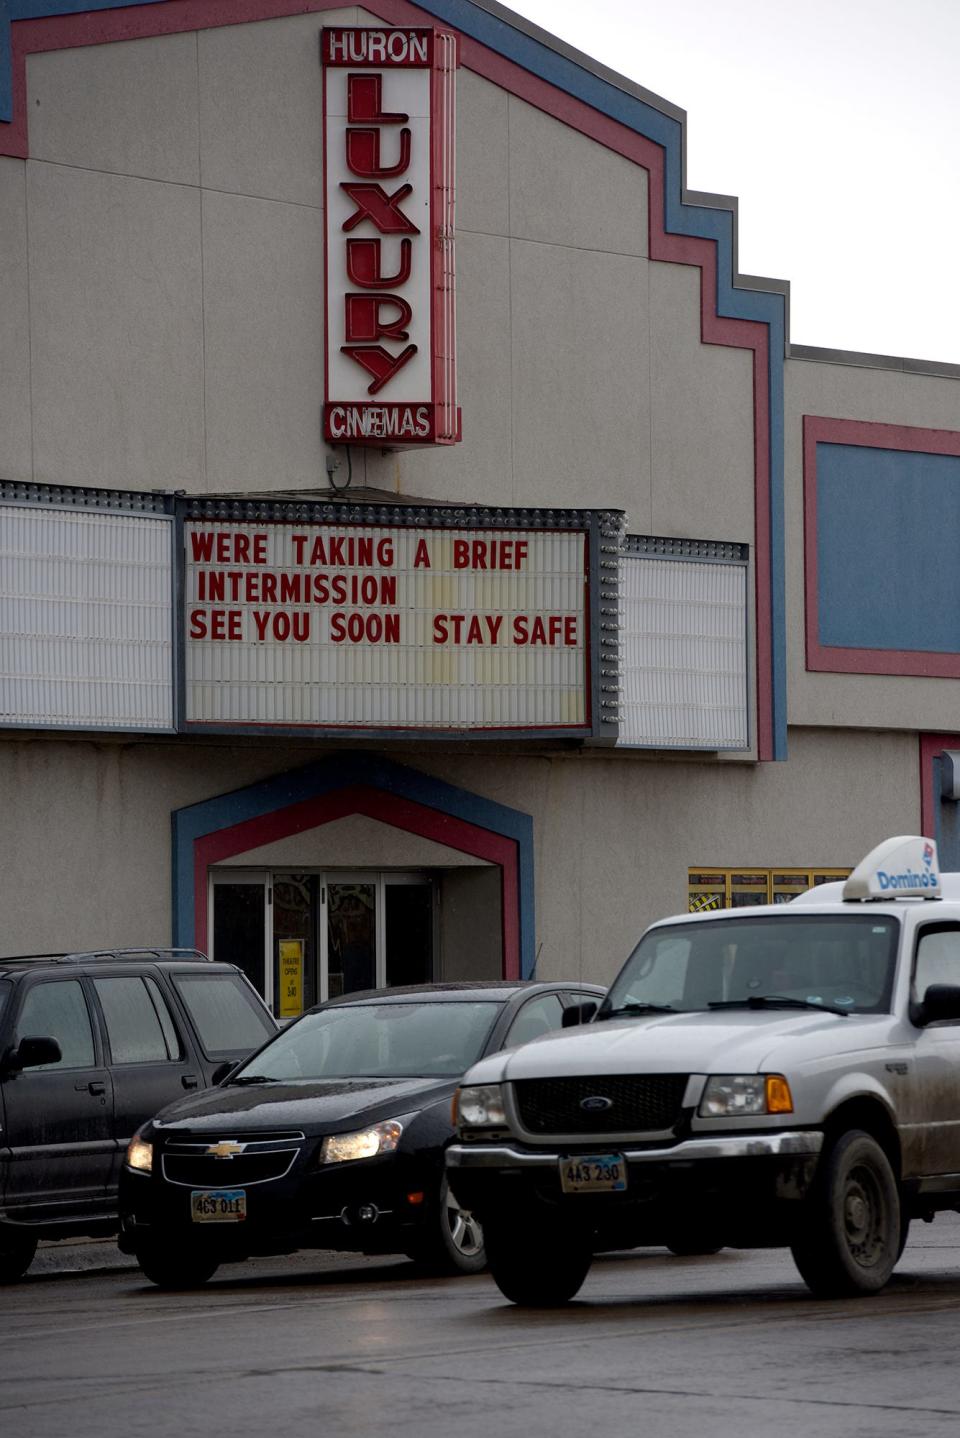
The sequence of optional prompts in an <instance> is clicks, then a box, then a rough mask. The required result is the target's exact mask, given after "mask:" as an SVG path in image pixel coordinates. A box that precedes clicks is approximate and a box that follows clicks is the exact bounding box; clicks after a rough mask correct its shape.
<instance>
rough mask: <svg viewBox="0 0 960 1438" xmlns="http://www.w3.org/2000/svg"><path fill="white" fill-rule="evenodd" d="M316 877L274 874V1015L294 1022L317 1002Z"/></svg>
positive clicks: (317, 887) (318, 892) (317, 897)
mask: <svg viewBox="0 0 960 1438" xmlns="http://www.w3.org/2000/svg"><path fill="white" fill-rule="evenodd" d="M319 899H320V875H319V874H281V873H276V874H274V875H273V981H274V993H275V994H276V1003H275V1004H274V1013H275V1015H276V1017H277V1018H278V1019H279V1020H280V1021H281V1023H283V1022H284V1021H286V1020H287V1019H297V1018H299V1017H300V1015H301V1014H302V1013H303V1011H304V1009H308V1008H310V1007H311V1005H312V1004H315V1003H317V1001H318V999H319V984H318V974H317V924H318V910H319Z"/></svg>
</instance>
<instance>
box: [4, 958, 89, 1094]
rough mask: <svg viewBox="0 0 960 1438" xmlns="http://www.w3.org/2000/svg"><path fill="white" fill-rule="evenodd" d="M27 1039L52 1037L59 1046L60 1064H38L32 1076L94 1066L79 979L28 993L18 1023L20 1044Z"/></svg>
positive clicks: (54, 982) (40, 986)
mask: <svg viewBox="0 0 960 1438" xmlns="http://www.w3.org/2000/svg"><path fill="white" fill-rule="evenodd" d="M24 1038H37V1039H39V1038H52V1039H56V1041H57V1043H58V1044H59V1045H60V1053H61V1058H60V1062H59V1063H58V1064H37V1065H36V1067H35V1068H32V1069H31V1073H38V1072H40V1071H42V1070H43V1069H52V1068H66V1069H77V1068H92V1067H93V1064H94V1049H93V1030H92V1029H91V1027H90V1015H89V1013H88V1012H87V1004H86V1000H85V999H84V997H83V989H82V987H81V986H80V982H79V980H77V979H54V980H52V981H51V982H50V983H43V984H34V985H32V986H31V988H29V989H28V990H27V993H26V995H25V997H24V1000H23V1008H22V1009H21V1010H20V1017H19V1019H18V1020H17V1042H18V1043H19V1042H20V1040H21V1039H24Z"/></svg>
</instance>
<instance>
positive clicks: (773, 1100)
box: [767, 1074, 793, 1113]
mask: <svg viewBox="0 0 960 1438" xmlns="http://www.w3.org/2000/svg"><path fill="white" fill-rule="evenodd" d="M767 1113H793V1095H792V1094H791V1092H790V1085H789V1084H788V1083H787V1081H786V1079H785V1078H784V1076H783V1074H767Z"/></svg>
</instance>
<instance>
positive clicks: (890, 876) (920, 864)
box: [843, 834, 940, 900]
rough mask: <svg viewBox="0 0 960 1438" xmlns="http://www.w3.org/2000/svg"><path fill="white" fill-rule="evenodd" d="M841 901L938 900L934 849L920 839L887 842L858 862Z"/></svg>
mask: <svg viewBox="0 0 960 1438" xmlns="http://www.w3.org/2000/svg"><path fill="white" fill-rule="evenodd" d="M843 897H844V899H845V900H856V899H861V900H862V899H939V898H940V864H939V861H938V858H937V846H936V844H935V843H934V841H933V840H932V839H927V838H924V837H923V836H922V835H919V836H918V835H912V834H901V835H899V836H898V837H896V838H893V839H887V840H885V841H884V843H882V844H880V845H878V846H877V848H876V849H873V850H872V851H871V852H870V853H869V854H868V855H867V856H866V858H865V859H862V860H861V861H860V863H859V864H858V865H857V867H856V868H855V869H854V871H853V873H852V874H851V875H850V877H849V879H848V880H847V882H846V883H845V884H844V886H843Z"/></svg>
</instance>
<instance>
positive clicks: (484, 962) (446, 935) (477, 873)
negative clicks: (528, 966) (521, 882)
mask: <svg viewBox="0 0 960 1438" xmlns="http://www.w3.org/2000/svg"><path fill="white" fill-rule="evenodd" d="M439 973H440V978H441V979H442V980H443V981H444V983H456V982H457V981H458V980H464V979H499V978H500V977H501V976H502V974H503V943H502V940H501V927H500V873H499V870H497V869H470V870H463V869H459V870H457V872H456V873H448V874H445V875H444V878H443V882H442V884H441V887H440V971H439Z"/></svg>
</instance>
